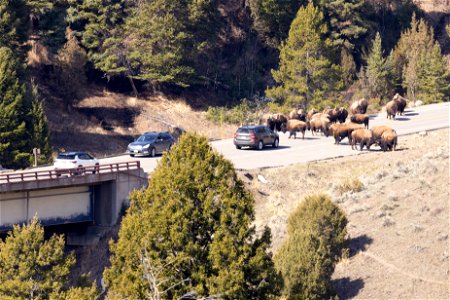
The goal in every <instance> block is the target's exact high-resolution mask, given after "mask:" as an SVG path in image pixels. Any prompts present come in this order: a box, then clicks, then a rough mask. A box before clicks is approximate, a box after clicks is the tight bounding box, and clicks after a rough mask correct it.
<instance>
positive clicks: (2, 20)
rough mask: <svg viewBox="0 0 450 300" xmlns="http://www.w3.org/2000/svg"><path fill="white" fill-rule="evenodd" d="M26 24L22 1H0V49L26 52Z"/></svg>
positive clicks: (23, 2)
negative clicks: (5, 48)
mask: <svg viewBox="0 0 450 300" xmlns="http://www.w3.org/2000/svg"><path fill="white" fill-rule="evenodd" d="M28 22H29V18H28V17H27V6H26V2H25V1H24V0H0V47H8V48H11V49H13V48H14V49H20V51H21V52H22V51H24V50H26V47H24V43H25V42H26V41H27V39H28V26H29V25H28V24H29V23H28ZM21 54H24V53H21Z"/></svg>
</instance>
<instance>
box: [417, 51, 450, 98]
mask: <svg viewBox="0 0 450 300" xmlns="http://www.w3.org/2000/svg"><path fill="white" fill-rule="evenodd" d="M446 63H447V62H446V60H445V57H444V56H443V55H442V53H441V47H440V46H439V44H438V42H435V43H434V46H433V48H432V49H431V50H430V51H423V52H422V54H421V56H420V58H419V61H418V64H417V65H418V74H417V78H418V82H419V84H418V86H419V88H418V95H419V97H420V99H423V101H424V102H425V103H436V102H443V101H449V100H450V99H449V96H450V83H449V81H448V78H449V76H450V74H449V71H448V69H447V68H446Z"/></svg>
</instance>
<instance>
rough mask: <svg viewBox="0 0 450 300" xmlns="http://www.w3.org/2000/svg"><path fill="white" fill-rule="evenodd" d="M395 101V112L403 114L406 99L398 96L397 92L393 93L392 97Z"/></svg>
mask: <svg viewBox="0 0 450 300" xmlns="http://www.w3.org/2000/svg"><path fill="white" fill-rule="evenodd" d="M392 100H394V101H395V102H396V103H397V113H398V114H399V115H403V112H404V111H405V107H406V104H407V103H406V99H405V98H403V97H402V96H400V94H399V93H397V94H395V96H394V98H392Z"/></svg>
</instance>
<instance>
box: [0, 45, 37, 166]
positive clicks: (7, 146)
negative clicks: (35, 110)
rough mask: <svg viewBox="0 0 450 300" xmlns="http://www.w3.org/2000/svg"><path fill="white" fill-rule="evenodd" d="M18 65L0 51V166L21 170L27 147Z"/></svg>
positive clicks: (6, 50)
mask: <svg viewBox="0 0 450 300" xmlns="http://www.w3.org/2000/svg"><path fill="white" fill-rule="evenodd" d="M18 69H20V64H19V62H18V60H17V58H15V57H14V55H13V53H12V51H11V50H10V49H9V48H6V47H3V48H0V165H2V166H3V167H6V168H24V167H26V166H27V165H28V164H29V161H30V156H31V153H30V149H29V147H28V145H27V132H26V123H25V120H26V114H27V111H26V109H25V103H24V101H25V97H26V90H25V85H24V84H22V83H21V82H20V79H19V76H18V73H20V72H17V70H18Z"/></svg>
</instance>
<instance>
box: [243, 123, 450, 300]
mask: <svg viewBox="0 0 450 300" xmlns="http://www.w3.org/2000/svg"><path fill="white" fill-rule="evenodd" d="M448 143H449V132H448V130H440V131H434V132H429V133H428V134H427V135H426V136H420V135H417V134H416V135H410V136H406V137H400V141H399V147H398V151H395V152H386V153H383V152H379V151H374V152H371V153H365V154H363V155H360V156H357V157H348V158H339V159H333V160H327V161H322V162H316V163H310V164H307V165H305V164H303V165H292V166H289V167H285V168H275V169H265V170H255V171H252V172H248V173H245V174H242V175H243V176H242V178H243V179H244V180H245V181H246V182H247V184H248V186H249V188H250V189H251V190H252V191H253V194H254V195H255V198H256V225H257V228H258V229H259V230H261V229H262V228H263V226H264V225H269V226H270V227H271V229H272V233H273V250H274V251H276V250H277V249H278V247H279V246H280V244H281V243H282V241H283V239H284V237H285V234H286V231H285V230H286V222H287V217H288V215H289V213H290V212H291V211H292V210H293V209H295V208H296V207H297V205H298V204H299V203H300V201H301V200H302V198H303V197H304V196H305V195H308V194H311V193H317V192H324V193H327V194H329V195H331V196H332V198H333V200H334V201H335V202H336V203H338V204H339V205H341V207H342V208H343V209H344V210H345V211H346V213H347V215H348V218H349V224H348V233H349V249H350V257H349V258H348V259H345V260H343V261H342V262H341V263H339V264H338V266H337V268H336V270H335V273H334V276H333V279H334V285H335V287H336V289H337V291H338V294H339V296H340V298H342V299H348V298H358V299H413V298H415V299H448V296H449V284H448V278H449V277H448V276H449V257H448V251H449V248H448V233H449V188H448V187H449V160H448V159H449V147H448ZM338 147H341V146H338ZM342 147H344V146H342ZM258 175H262V176H263V177H264V178H265V179H266V180H267V183H266V184H263V183H262V182H260V181H259V180H258V179H257V176H258ZM249 178H252V179H249ZM355 179H356V180H357V182H360V183H362V185H363V189H362V190H361V191H360V192H353V191H349V192H347V193H344V194H341V193H340V191H341V189H342V188H343V187H344V183H348V182H352V180H355Z"/></svg>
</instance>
